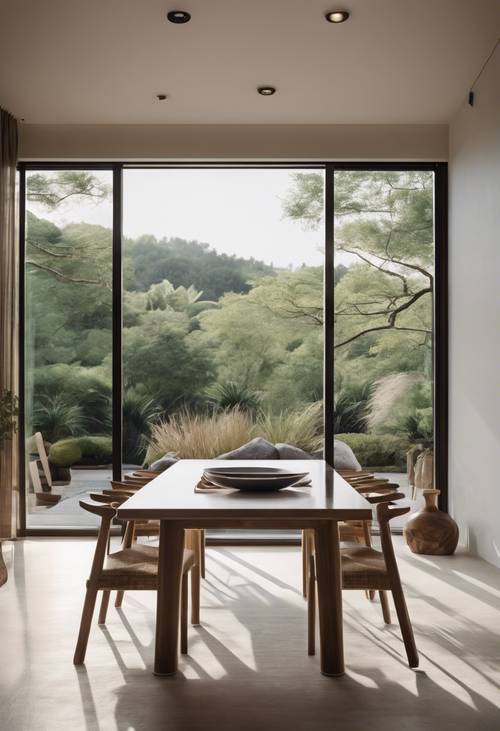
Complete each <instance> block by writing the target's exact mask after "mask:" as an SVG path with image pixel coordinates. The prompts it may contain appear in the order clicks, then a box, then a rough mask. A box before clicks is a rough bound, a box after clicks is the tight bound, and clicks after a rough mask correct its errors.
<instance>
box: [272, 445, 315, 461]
mask: <svg viewBox="0 0 500 731" xmlns="http://www.w3.org/2000/svg"><path fill="white" fill-rule="evenodd" d="M274 446H275V447H276V449H277V451H278V454H279V458H280V459H314V457H313V455H312V454H309V452H304V450H303V449H300V448H299V447H294V446H293V445H292V444H281V443H280V444H275V445H274ZM320 459H321V458H320Z"/></svg>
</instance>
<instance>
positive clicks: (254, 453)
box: [217, 437, 279, 459]
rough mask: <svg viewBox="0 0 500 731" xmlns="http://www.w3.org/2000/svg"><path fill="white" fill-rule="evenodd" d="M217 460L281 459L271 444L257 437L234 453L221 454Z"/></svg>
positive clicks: (234, 450)
mask: <svg viewBox="0 0 500 731" xmlns="http://www.w3.org/2000/svg"><path fill="white" fill-rule="evenodd" d="M217 459H279V452H278V450H277V449H276V447H275V446H274V444H271V442H268V441H267V440H266V439H262V437H255V439H252V441H251V442H247V444H244V445H243V446H242V447H238V449H233V450H232V452H226V454H220V455H219V456H218V457H217Z"/></svg>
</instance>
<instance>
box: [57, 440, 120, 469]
mask: <svg viewBox="0 0 500 731" xmlns="http://www.w3.org/2000/svg"><path fill="white" fill-rule="evenodd" d="M112 455H113V446H112V440H111V437H102V436H99V437H93V436H89V437H71V438H69V439H61V440H60V441H58V442H55V444H53V445H52V447H51V448H50V451H49V460H50V462H52V464H55V465H56V466H57V467H71V466H72V465H76V464H78V465H105V464H111V462H112Z"/></svg>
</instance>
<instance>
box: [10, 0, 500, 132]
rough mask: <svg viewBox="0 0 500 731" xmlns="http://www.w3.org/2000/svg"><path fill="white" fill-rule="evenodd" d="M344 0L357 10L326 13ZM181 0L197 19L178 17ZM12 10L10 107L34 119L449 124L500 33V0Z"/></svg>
mask: <svg viewBox="0 0 500 731" xmlns="http://www.w3.org/2000/svg"><path fill="white" fill-rule="evenodd" d="M338 5H340V6H341V7H343V8H347V9H349V10H350V11H351V18H350V19H349V21H348V22H347V23H345V24H343V25H332V24H329V23H327V22H326V21H325V20H324V18H323V13H324V12H325V11H326V10H329V9H335V7H336V6H338ZM176 8H181V9H185V10H189V11H190V12H191V13H192V20H191V22H190V23H189V24H187V25H181V26H176V25H172V24H170V23H168V22H166V20H165V15H166V11H167V10H172V9H176ZM0 14H1V15H0V104H1V105H2V106H4V107H5V108H7V109H9V110H10V111H11V112H12V113H13V114H15V115H16V116H18V117H24V119H25V120H26V122H27V123H60V124H63V123H64V124H68V123H80V124H82V123H83V124H87V123H89V124H90V123H95V124H98V123H104V124H111V123H123V124H125V123H126V124H163V123H165V124H179V123H180V124H184V123H185V124H211V123H214V124H217V123H234V124H242V123H247V124H248V123H249V124H269V123H285V124H286V123H289V124H292V123H293V124H301V123H304V124H307V123H310V124H350V123H353V124H355V123H357V124H378V123H382V124H383V123H392V124H406V123H445V122H447V121H449V119H450V118H451V116H452V115H453V114H454V112H455V111H456V110H457V108H458V107H459V106H460V104H461V103H462V102H463V99H464V98H465V96H466V94H467V90H468V86H469V84H470V82H471V80H472V79H473V78H474V76H475V75H476V73H477V71H478V70H479V68H480V67H481V64H482V62H483V61H484V59H485V57H486V56H487V55H488V53H489V51H490V49H491V47H492V45H493V44H494V42H495V39H496V38H497V37H498V35H499V33H500V0H345V2H344V0H341V2H339V3H338V4H337V3H336V2H335V0H332V2H328V0H246V2H244V1H243V0H185V1H184V0H164V1H162V0H0ZM261 84H273V85H275V86H276V87H277V89H278V93H277V94H275V95H274V96H273V97H268V98H265V97H260V96H259V95H258V94H257V93H256V91H255V89H256V87H257V86H259V85H261ZM158 92H164V93H166V94H168V100H167V101H165V102H158V101H156V99H155V98H154V95H155V94H156V93H158Z"/></svg>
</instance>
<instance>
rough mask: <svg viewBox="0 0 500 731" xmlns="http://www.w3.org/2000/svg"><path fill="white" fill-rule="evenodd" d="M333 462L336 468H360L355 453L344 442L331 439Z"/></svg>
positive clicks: (357, 469)
mask: <svg viewBox="0 0 500 731" xmlns="http://www.w3.org/2000/svg"><path fill="white" fill-rule="evenodd" d="M333 464H334V467H335V468H336V469H337V470H356V471H359V470H361V465H360V464H359V462H358V460H357V459H356V455H355V454H354V452H353V451H352V449H351V448H350V446H349V445H348V444H346V443H345V442H341V441H339V440H338V439H334V440H333Z"/></svg>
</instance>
